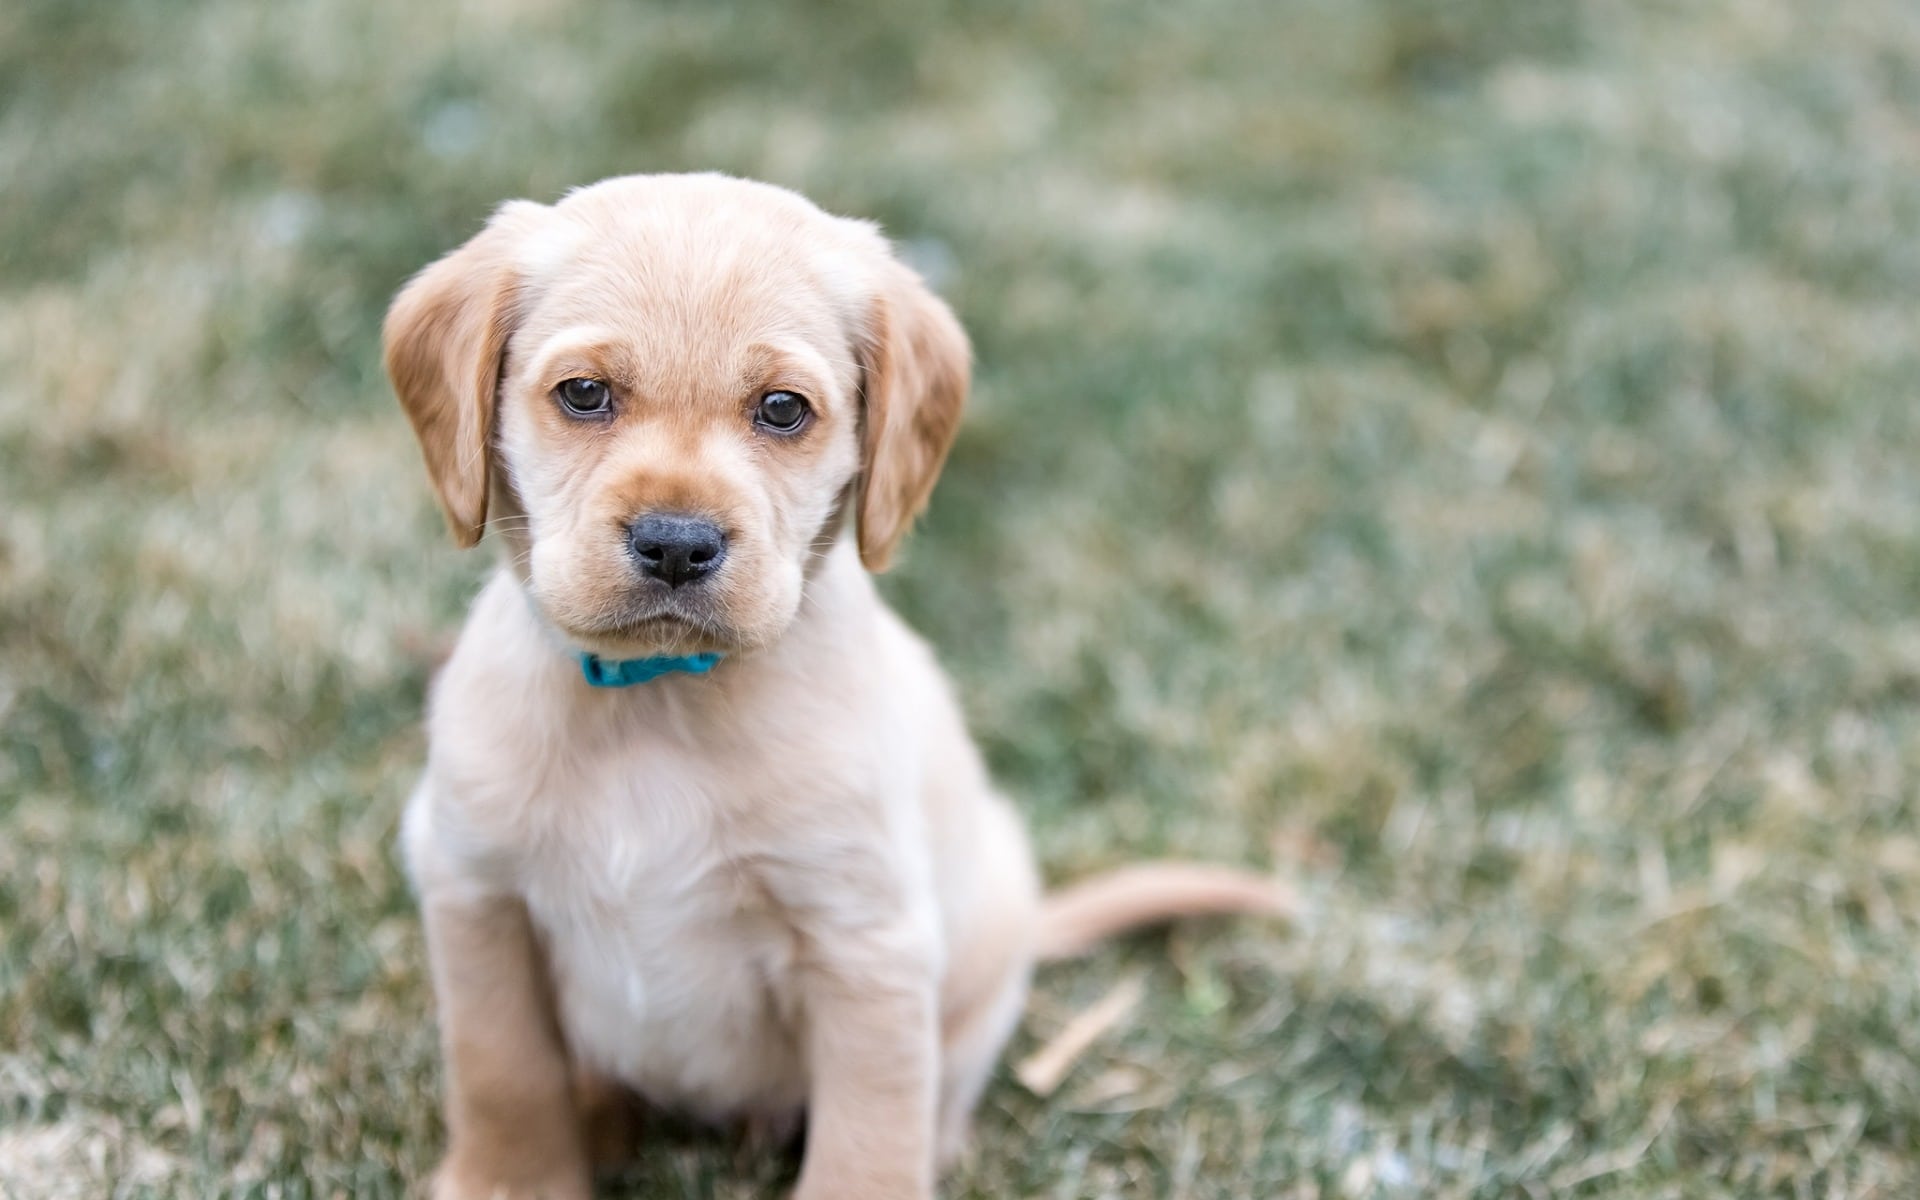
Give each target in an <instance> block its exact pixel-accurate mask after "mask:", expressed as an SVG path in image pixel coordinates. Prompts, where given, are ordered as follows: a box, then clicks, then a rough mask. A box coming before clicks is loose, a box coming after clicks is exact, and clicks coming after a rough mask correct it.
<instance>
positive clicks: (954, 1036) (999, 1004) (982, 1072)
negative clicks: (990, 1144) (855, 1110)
mask: <svg viewBox="0 0 1920 1200" xmlns="http://www.w3.org/2000/svg"><path fill="white" fill-rule="evenodd" d="M1022 949H1023V950H1024V947H1023V948H1022ZM1029 973H1030V972H1029V970H1028V965H1027V961H1026V957H1025V954H1024V953H1022V954H1020V955H1017V956H1010V957H1009V958H1008V960H1007V962H1006V963H1005V964H1004V966H1003V968H1002V972H1001V978H1000V980H999V982H998V983H997V984H996V985H995V986H994V988H993V990H992V991H991V992H989V993H988V994H987V995H986V997H985V998H984V999H983V1000H982V1001H981V1002H980V1003H978V1004H976V1005H974V1006H973V1007H972V1008H971V1009H970V1010H968V1011H967V1012H965V1013H962V1014H960V1015H959V1016H958V1019H956V1020H953V1021H949V1022H947V1024H946V1028H944V1029H943V1030H942V1031H941V1034H942V1036H941V1045H940V1109H939V1115H938V1117H937V1118H936V1123H935V1126H934V1165H935V1169H936V1170H937V1171H939V1172H941V1173H945V1172H946V1171H947V1170H948V1169H950V1168H951V1167H953V1165H954V1164H955V1163H957V1162H958V1161H959V1160H960V1157H961V1155H963V1154H964V1153H965V1152H966V1149H967V1142H968V1137H969V1134H970V1132H971V1130H972V1128H973V1110H974V1107H975V1106H976V1105H978V1104H979V1103H980V1096H981V1093H983V1092H984V1091H986V1088H987V1081H988V1080H989V1079H991V1078H992V1077H993V1067H994V1064H995V1063H997V1062H999V1061H1000V1052H1001V1051H1002V1050H1003V1049H1004V1048H1005V1047H1006V1044H1007V1040H1008V1039H1009V1038H1011V1037H1012V1036H1013V1031H1014V1027H1015V1026H1017V1025H1019V1023H1020V1017H1021V1014H1022V1013H1023V1012H1024V1011H1025V1010H1026V1007H1027V980H1028V975H1029Z"/></svg>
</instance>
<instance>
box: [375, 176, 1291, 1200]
mask: <svg viewBox="0 0 1920 1200" xmlns="http://www.w3.org/2000/svg"><path fill="white" fill-rule="evenodd" d="M385 332H386V365H387V371H388V373H389V375H390V376H391V378H392V380H393V386H394V390H395V391H396V392H397V393H398V394H399V397H400V401H401V404H402V405H403V406H404V407H405V409H406V412H407V415H408V417H409V418H410V420H411V421H412V424H413V428H414V430H415V432H416V433H417V434H418V435H419V439H420V445H421V448H422V450H423V451H424V453H425V457H426V465H427V471H428V474H429V476H430V477H431V479H432V482H433V485H434V488H435V490H436V491H437V492H438V494H439V498H440V501H441V504H442V506H443V507H444V509H445V511H446V516H447V520H448V522H449V524H450V525H451V527H452V530H453V534H454V536H455V538H456V539H457V540H458V541H459V542H460V544H461V545H463V546H470V545H473V544H474V543H475V542H477V541H478V540H479V539H480V536H481V534H482V532H483V531H484V530H486V529H488V528H491V529H493V530H494V531H495V533H496V534H497V536H498V540H499V542H500V543H501V545H502V546H503V548H504V549H505V551H506V554H505V561H504V563H503V565H502V566H501V568H500V570H499V571H498V572H497V573H496V574H495V575H494V576H493V578H492V580H491V581H490V582H489V583H488V584H487V585H486V587H485V589H484V590H483V591H482V592H481V594H480V596H479V598H478V599H477V600H476V601H475V602H474V606H473V611H472V614H471V616H470V617H469V619H468V621H467V625H466V629H465V631H464V632H463V633H462V634H461V637H460V640H459V644H458V646H457V648H456V649H455V650H454V652H453V656H452V658H451V660H450V661H449V662H448V664H447V666H446V669H445V670H444V671H443V672H442V674H441V675H440V677H439V679H438V681H437V682H436V684H435V686H434V690H433V698H432V705H431V717H430V718H429V725H430V736H431V750H430V754H429V758H428V764H427V769H426V773H425V777H424V778H423V779H422V781H421V783H420V785H419V788H418V790H417V791H416V792H415V793H414V795H413V798H412V800H411V802H410V803H409V806H408V808H407V814H406V822H405V832H404V840H405V849H406V857H407V861H408V864H409V867H410V869H411V872H412V875H413V878H414V880H415V883H416V886H417V888H418V891H419V895H420V901H421V906H422V909H423V910H424V913H425V920H426V931H427V941H428V946H429V949H430V952H431V959H432V971H433V984H434V991H435V994H436V997H437V1000H438V1005H439V1017H440V1028H441V1034H442V1039H443V1047H444V1052H445V1065H446V1089H447V1097H446V1114H447V1125H448V1129H449V1132H450V1135H451V1142H452V1144H451V1147H450V1148H449V1150H448V1153H447V1156H446V1159H445V1161H444V1162H443V1163H442V1165H441V1168H440V1170H439V1171H438V1172H437V1173H436V1175H435V1177H434V1194H435V1195H436V1196H437V1197H442V1198H445V1200H454V1198H460V1200H467V1198H472V1200H479V1198H483V1197H546V1198H549V1200H561V1198H572V1197H584V1196H586V1195H587V1194H588V1190H589V1177H590V1168H589V1153H588V1147H589V1144H590V1133H589V1124H590V1122H591V1121H593V1120H594V1119H595V1118H596V1115H597V1111H598V1109H599V1108H600V1107H601V1106H602V1104H603V1103H604V1101H605V1100H606V1098H607V1097H608V1096H610V1095H613V1094H615V1092H616V1090H619V1091H621V1092H631V1093H633V1094H637V1095H638V1096H639V1097H642V1098H644V1099H645V1101H646V1102H648V1103H651V1104H660V1105H671V1106H675V1107H678V1108H682V1109H686V1110H690V1111H692V1112H694V1113H697V1114H702V1115H704V1116H706V1117H710V1118H714V1119H740V1118H744V1119H747V1120H750V1121H765V1122H774V1123H778V1122H782V1121H786V1122H792V1121H794V1120H796V1119H797V1118H798V1116H799V1115H800V1114H802V1113H804V1115H805V1117H806V1125H807V1138H806V1150H805V1159H804V1165H803V1167H802V1169H801V1174H800V1182H799V1188H798V1192H797V1195H798V1196H799V1197H800V1198H801V1200H866V1198H874V1200H879V1198H883V1197H884V1198H887V1200H895V1198H923V1197H928V1196H931V1195H932V1194H933V1189H934V1185H935V1179H936V1173H937V1171H938V1169H939V1167H940V1165H941V1164H943V1163H944V1162H946V1161H948V1160H949V1159H951V1158H952V1156H953V1155H954V1154H955V1153H956V1151H958V1150H959V1149H960V1148H961V1146H962V1144H963V1142H964V1140H965V1137H966V1130H967V1124H968V1119H969V1113H970V1111H971V1109H972V1108H973V1105H974V1103H975V1101H976V1100H977V1099H978V1098H979V1095H980V1091H981V1089H982V1087H983V1085H984V1084H985V1082H986V1079H987V1077H988V1074H989V1072H990V1071H991V1069H992V1067H993V1064H994V1061H995V1059H996V1057H997V1055H998V1054H999V1051H1000V1049H1001V1047H1002V1045H1003V1044H1004V1043H1005V1041H1006V1040H1007V1037H1008V1035H1009V1033H1010V1032H1011V1031H1012V1029H1013V1027H1014V1024H1015V1022H1016V1020H1017V1019H1018V1016H1019V1014H1020V1011H1021V1008H1022V1004H1023V1001H1024V997H1025V995H1026V988H1027V978H1028V974H1029V971H1030V969H1031V966H1032V964H1033V963H1034V961H1035V960H1036V959H1037V958H1039V957H1042V956H1045V955H1049V954H1061V953H1070V952H1072V951H1074V950H1076V949H1078V948H1080V947H1082V946H1084V945H1086V944H1087V943H1089V942H1090V941H1092V940H1094V939H1097V938H1099V937H1101V936H1104V935H1106V934H1108V933H1112V932H1114V931H1117V930H1119V929H1121V928H1124V927H1127V926H1129V925H1132V924H1136V923H1139V922H1142V921H1149V920H1154V919H1157V918H1163V917H1167V916H1171V915H1175V914H1178V913H1184V912H1200V911H1226V910H1244V909H1258V908H1272V907H1275V906H1277V904H1278V903H1279V899H1280V897H1279V894H1278V893H1277V892H1276V890H1275V889H1274V887H1273V886H1272V885H1270V884H1269V883H1268V882H1266V881H1263V880H1260V879H1256V878H1252V877H1248V876H1241V875H1235V874H1232V873H1230V872H1225V871H1221V870H1216V869H1212V868H1204V867H1181V866H1178V865H1174V864H1164V865H1160V866H1148V867H1140V868H1134V869H1133V870H1132V871H1130V872H1123V873H1121V874H1118V875H1115V876H1109V877H1107V878H1105V879H1103V880H1097V881H1094V882H1092V883H1089V884H1083V885H1081V887H1080V888H1078V889H1075V890H1073V891H1070V892H1068V893H1066V894H1064V895H1061V896H1057V897H1054V898H1052V899H1051V900H1043V899H1042V898H1041V895H1040V891H1039V888H1038V886H1037V885H1036V882H1035V875H1034V869H1033V866H1032V862H1031V860H1030V857H1029V853H1028V848H1027V842H1026V838H1025V835H1024V833H1023V831H1022V828H1021V825H1020V821H1019V819H1018V818H1017V817H1016V816H1015V815H1014V813H1013V811H1012V810H1011V809H1010V808H1009V807H1008V805H1007V804H1006V802H1005V801H1003V800H1002V799H1001V798H1000V797H999V796H998V795H996V794H995V793H994V791H993V788H992V786H991V784H990V783H989V781H988V779H987V776H986V773H985V772H984V771H983V769H982V767H981V763H980V759H979V756H978V754H977V753H976V752H975V750H974V747H973V745H972V743H971V742H970V741H969V740H968V737H967V733H966V730H965V728H964V726H963V724H962V721H961V718H960V714H959V712H958V710H957V709H956V707H955V704H954V701H953V698H952V696H951V695H950V694H949V691H948V687H947V683H946V681H945V679H944V677H943V676H942V675H941V672H940V669H939V667H938V666H936V665H935V662H934V659H933V656H932V655H931V654H930V653H929V652H928V650H927V647H926V646H925V645H924V644H923V643H922V642H921V641H920V640H919V639H918V638H916V637H915V636H914V635H913V634H912V633H911V632H909V631H908V629H907V628H906V627H905V626H904V625H903V624H901V622H900V621H899V620H898V619H897V618H896V617H895V616H894V615H893V613H892V612H890V611H889V610H888V609H887V607H886V605H885V604H884V603H882V602H881V600H880V598H879V596H878V595H877V594H876V593H875V590H874V587H873V584H872V582H871V581H870V579H869V578H868V574H867V572H868V571H870V570H878V569H880V568H882V567H884V566H885V565H886V563H887V561H888V558H889V556H890V555H891V554H892V553H893V551H894V547H895V546H896V544H897V543H898V542H899V541H900V538H901V536H902V534H903V533H905V531H906V529H907V526H908V524H909V523H910V522H911V520H912V519H913V517H914V515H915V514H916V513H917V512H918V510H919V509H920V508H921V506H922V505H923V504H924V503H925V502H926V499H927V496H928V493H929V492H931V491H932V489H933V483H934V477H935V476H936V475H937V474H938V472H939V469H940V465H941V462H942V460H943V459H944V458H945V456H946V453H947V448H948V445H949V443H950V442H951V441H952V440H953V435H954V429H955V426H956V425H957V424H958V422H959V420H960V410H961V406H962V403H963V402H964V400H965V398H966V394H967V381H968V357H969V351H968V345H967V340H966V336H965V335H964V334H963V333H962V332H961V329H960V326H959V324H958V323H957V322H956V321H955V319H954V317H953V314H952V313H951V312H950V311H948V309H947V307H946V306H945V305H944V304H942V303H941V302H940V301H939V300H938V299H936V298H935V297H934V296H933V295H932V294H931V293H930V292H929V291H928V290H927V288H926V287H925V286H924V285H923V284H922V283H921V281H920V280H919V278H918V277H916V276H915V275H914V274H913V272H912V271H910V270H908V269H907V268H906V267H904V266H902V265H901V264H900V263H899V262H898V261H897V260H896V259H895V258H894V257H893V254H892V253H891V251H890V249H889V247H888V245H887V243H886V241H885V240H884V239H883V238H882V237H881V236H880V235H879V233H878V232H877V230H876V229H875V228H874V226H872V225H869V224H865V223H862V222H858V221H850V220H843V219H839V218H836V217H832V216H828V215H827V214H825V213H823V212H821V211H820V210H819V209H817V208H815V207H814V206H813V205H811V204H809V203H808V202H807V201H806V200H804V199H802V198H801V197H799V196H797V195H794V194H793V193H791V192H787V191H783V190H781V189H779V188H775V187H770V186H767V185H764V184H758V183H749V182H745V181H741V180H736V179H729V178H725V177H721V176H714V175H701V176H634V177H628V178H622V179H613V180H608V181H606V182H604V183H600V184H597V185H595V186H593V187H589V188H586V189H583V190H580V191H577V192H574V193H573V194H571V195H569V196H568V197H567V198H566V199H565V200H563V201H561V202H560V203H559V204H556V205H553V206H551V207H549V206H545V205H540V204H534V203H527V202H518V201H516V202H513V203H509V204H507V205H505V206H504V207H503V208H501V209H500V211H499V212H498V214H497V215H496V216H495V217H494V218H493V220H492V221H491V222H490V223H489V224H488V225H487V227H486V229H485V230H483V231H482V232H481V233H480V234H479V235H478V236H476V237H475V238H474V239H473V240H472V241H470V242H468V243H467V244H466V245H464V246H462V247H461V248H460V249H458V250H456V251H454V252H453V253H452V254H450V255H448V256H447V257H446V258H444V259H442V260H440V261H439V262H437V263H435V264H433V265H432V266H430V267H428V268H427V269H426V270H425V271H423V272H422V273H421V274H420V275H419V276H417V277H416V278H414V279H413V280H412V281H411V282H410V283H408V284H407V286H406V288H405V289H404V290H403V291H402V292H401V293H400V295H399V297H398V298H397V299H396V300H395V301H394V304H393V308H392V311H391V312H390V314H389V315H388V318H387V323H386V331H385Z"/></svg>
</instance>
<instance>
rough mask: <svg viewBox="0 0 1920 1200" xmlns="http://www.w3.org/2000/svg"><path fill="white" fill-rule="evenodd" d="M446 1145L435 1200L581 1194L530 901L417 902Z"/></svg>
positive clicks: (585, 1180)
mask: <svg viewBox="0 0 1920 1200" xmlns="http://www.w3.org/2000/svg"><path fill="white" fill-rule="evenodd" d="M422 907H423V909H424V913H425V917H426V927H427V949H428V953H429V957H430V958H431V959H432V963H433V990H434V994H435V998H436V999H437V1001H438V1005H439V1010H440V1040H441V1046H442V1050H443V1052H444V1055H445V1064H446V1081H445V1086H446V1112H447V1130H448V1134H449V1137H450V1140H451V1144H450V1145H449V1147H448V1150H447V1157H446V1159H445V1161H443V1162H442V1163H441V1164H440V1169H439V1170H438V1171H436V1172H435V1173H434V1179H433V1197H434V1200H586V1198H587V1197H588V1196H589V1195H590V1193H591V1176H590V1172H589V1170H588V1167H587V1156H586V1150H585V1147H584V1145H583V1144H582V1138H581V1132H580V1125H579V1121H578V1119H577V1117H576V1114H575V1112H574V1105H573V1096H572V1091H571V1084H570V1082H569V1077H568V1070H567V1059H566V1051H565V1049H564V1047H563V1046H562V1044H561V1040H560V1031H559V1027H558V1025H557V1023H556V1021H555V1019H554V1016H553V1010H552V1003H551V1000H550V997H549V989H548V981H547V978H546V966H545V964H544V962H543V961H542V960H541V956H540V953H539V951H538V949H537V948H536V946H535V945H534V939H533V927H532V923H531V921H530V920H529V919H528V917H527V910H526V906H525V905H523V904H522V903H521V902H520V901H519V900H518V899H516V898H512V897H503V896H487V897H478V898H470V897H461V898H459V899H451V898H445V897H434V896H431V895H429V896H427V897H425V901H424V904H423V905H422Z"/></svg>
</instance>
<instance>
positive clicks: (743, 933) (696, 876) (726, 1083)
mask: <svg viewBox="0 0 1920 1200" xmlns="http://www.w3.org/2000/svg"><path fill="white" fill-rule="evenodd" d="M562 786H563V787H565V788H567V789H568V790H570V792H571V794H569V795H552V796H550V797H549V798H550V800H551V802H553V803H554V804H555V805H556V806H559V805H564V806H565V810H566V817H567V819H566V820H564V821H555V822H552V823H551V824H547V825H545V827H543V828H542V829H541V830H540V832H539V834H538V835H537V836H536V837H534V838H533V839H531V840H530V841H529V843H528V845H527V849H526V851H525V853H524V857H523V858H522V859H521V861H520V863H519V864H518V870H517V871H516V874H518V875H519V885H520V891H521V893H522V895H523V896H524V898H525V901H526V904H527V908H528V911H529V913H530V915H531V916H532V918H533V921H534V925H535V927H536V929H537V930H538V931H539V934H540V937H541V938H542V941H543V943H544V945H545V948H546V953H547V959H548V962H549V965H550V969H551V972H552V979H553V987H554V997H555V1002H556V1008H557V1010H558V1015H559V1017H560V1022H561V1025H562V1028H563V1031H564V1033H565V1036H566V1039H567V1043H568V1046H569V1048H570V1050H571V1052H572V1053H573V1054H574V1055H575V1056H576V1057H577V1058H579V1059H581V1060H582V1061H583V1062H585V1063H587V1064H588V1065H590V1066H592V1067H593V1068H595V1069H596V1070H599V1071H601V1072H603V1073H605V1074H608V1075H611V1076H613V1077H615V1078H618V1079H620V1080H622V1081H623V1082H625V1083H627V1084H628V1085H630V1086H632V1087H634V1088H636V1089H637V1090H639V1091H640V1092H641V1093H642V1094H644V1095H647V1096H648V1097H649V1098H651V1099H654V1100H656V1101H658V1102H661V1103H664V1104H670V1105H673V1106H675V1107H685V1108H690V1109H693V1110H695V1111H697V1112H702V1113H706V1114H709V1115H712V1116H716V1117H718V1116H725V1115H732V1114H735V1113H737V1112H739V1111H740V1110H741V1109H742V1108H743V1106H746V1105H748V1104H752V1105H754V1106H755V1107H756V1108H764V1107H766V1106H767V1105H768V1104H769V1103H771V1104H773V1105H774V1106H775V1107H780V1106H792V1107H798V1106H799V1105H800V1104H801V1103H802V1101H803V1100H804V1097H805V1078H804V1075H803V1071H802V1065H801V1054H800V1048H799V1045H798V1032H797V1021H796V1012H797V1007H798V999H797V984H796V981H795V979H794V966H795V959H796V955H797V942H798V932H797V930H796V927H795V924H794V921H793V918H792V915H791V914H790V913H789V912H788V911H787V909H786V908H785V907H784V906H783V905H782V904H780V903H778V902H777V901H776V899H775V896H774V893H773V891H772V890H771V889H770V887H769V882H768V878H767V876H768V874H769V871H770V870H773V869H777V868H774V867H773V866H771V865H770V860H769V859H768V858H767V856H766V855H765V853H764V852H763V850H762V849H761V848H760V847H759V846H757V845H756V844H754V842H753V840H752V839H750V838H749V837H747V836H746V835H744V834H743V833H742V831H741V830H740V828H739V826H738V823H737V820H736V818H735V817H734V816H733V815H732V814H733V813H734V810H735V808H736V804H737V801H738V800H739V797H738V795H737V794H727V793H728V790H729V789H732V790H733V791H734V792H736V793H737V790H738V788H739V786H740V784H739V783H738V782H737V781H735V780H732V779H730V778H728V777H727V776H726V775H725V773H722V772H716V771H712V770H706V769H702V768H701V766H700V765H699V764H688V763H685V762H682V761H679V760H678V759H676V758H675V756H673V755H670V754H665V753H656V754H654V755H653V756H651V758H650V759H646V760H643V761H632V760H631V759H630V757H629V756H617V757H616V758H614V759H613V760H611V761H609V762H606V763H604V764H601V766H600V768H599V769H597V770H595V769H586V770H580V771H577V772H575V773H574V776H573V778H571V779H568V780H565V781H563V782H562Z"/></svg>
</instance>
